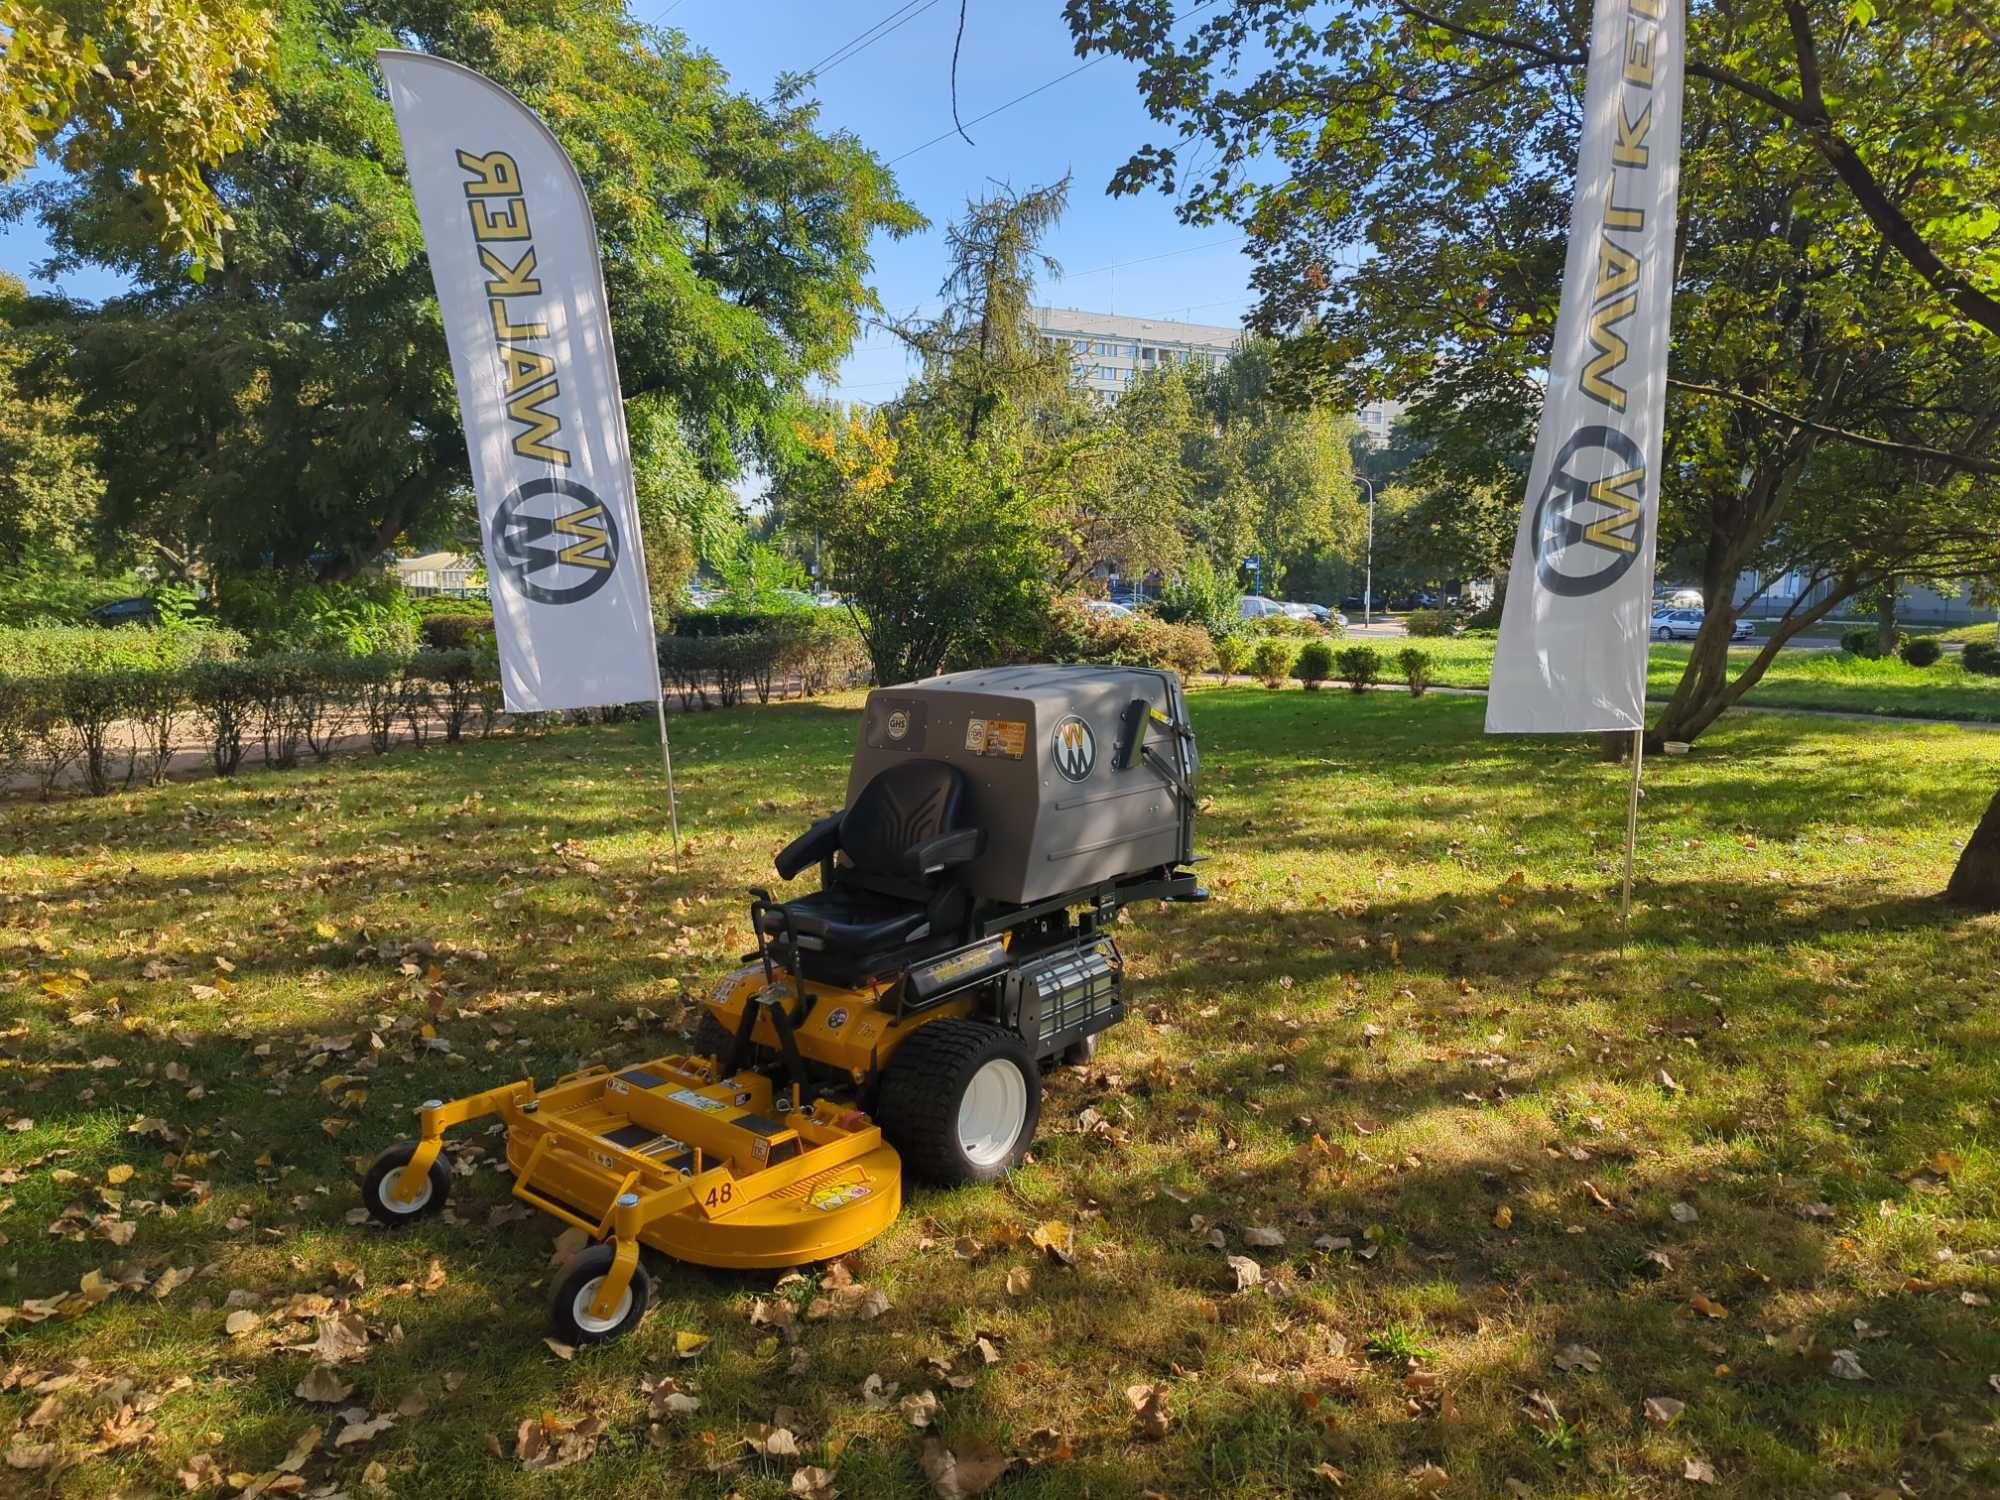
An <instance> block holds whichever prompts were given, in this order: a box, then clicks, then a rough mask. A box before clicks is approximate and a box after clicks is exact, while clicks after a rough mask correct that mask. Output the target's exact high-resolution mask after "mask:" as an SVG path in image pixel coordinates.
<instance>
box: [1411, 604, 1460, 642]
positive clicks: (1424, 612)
mask: <svg viewBox="0 0 2000 1500" xmlns="http://www.w3.org/2000/svg"><path fill="white" fill-rule="evenodd" d="M1403 629H1405V630H1407V631H1408V632H1409V633H1410V634H1411V635H1414V636H1441V635H1453V634H1456V633H1457V630H1458V616H1457V615H1455V614H1453V613H1452V612H1451V611H1449V610H1443V609H1413V610H1411V611H1410V612H1409V613H1408V614H1406V615H1404V616H1403Z"/></svg>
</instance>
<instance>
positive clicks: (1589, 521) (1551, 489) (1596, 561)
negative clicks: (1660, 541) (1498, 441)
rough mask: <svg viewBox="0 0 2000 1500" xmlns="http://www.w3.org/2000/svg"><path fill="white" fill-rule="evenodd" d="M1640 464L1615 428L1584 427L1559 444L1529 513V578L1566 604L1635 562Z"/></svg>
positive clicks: (1642, 517) (1641, 516) (1640, 530)
mask: <svg viewBox="0 0 2000 1500" xmlns="http://www.w3.org/2000/svg"><path fill="white" fill-rule="evenodd" d="M1645 494H1646V459H1645V455H1644V454H1642V453H1640V451H1639V445H1638V444H1637V443H1635V442H1633V441H1632V439H1630V438H1629V437H1627V436H1626V435H1625V434H1624V433H1622V432H1620V431H1619V430H1618V429H1617V428H1615V427H1584V428H1580V429H1578V431H1577V432H1576V433H1575V435H1574V436H1572V437H1571V438H1570V440H1569V441H1568V442H1566V443H1564V444H1563V446H1562V451H1561V452H1560V453H1558V454H1557V455H1556V462H1555V471H1554V472H1553V473H1552V474H1550V475H1549V484H1548V488H1547V489H1546V490H1544V491H1543V492H1542V500H1541V504H1540V505H1538V506H1537V507H1536V508H1535V576H1536V577H1538V578H1539V579H1541V581H1542V587H1543V588H1545V589H1547V590H1548V591H1549V592H1550V593H1552V594H1564V595H1568V596H1570V597H1572V598H1574V597H1576V596H1579V595H1582V594H1594V593H1596V592H1597V591H1598V590H1599V589H1602V588H1609V587H1610V586H1611V585H1612V584H1614V583H1616V582H1617V581H1618V580H1619V579H1620V578H1622V577H1624V576H1625V570H1626V569H1627V568H1629V567H1631V566H1632V564H1633V563H1634V562H1636V561H1637V560H1638V557H1639V543H1640V541H1641V539H1642V538H1643V536H1644V531H1645V525H1646V513H1645V510H1644V504H1643V502H1644V499H1645Z"/></svg>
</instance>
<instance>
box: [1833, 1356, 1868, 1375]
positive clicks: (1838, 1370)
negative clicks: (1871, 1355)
mask: <svg viewBox="0 0 2000 1500" xmlns="http://www.w3.org/2000/svg"><path fill="white" fill-rule="evenodd" d="M1827 1372H1828V1373H1829V1374H1830V1375H1832V1376H1833V1378H1834V1379H1836V1380H1866V1379H1868V1378H1869V1377H1868V1372H1867V1371H1866V1370H1864V1369H1862V1368H1861V1356H1860V1355H1858V1354H1856V1353H1855V1352H1854V1351H1853V1350H1852V1349H1836V1350H1834V1351H1833V1360H1832V1363H1831V1364H1829V1365H1828V1367H1827Z"/></svg>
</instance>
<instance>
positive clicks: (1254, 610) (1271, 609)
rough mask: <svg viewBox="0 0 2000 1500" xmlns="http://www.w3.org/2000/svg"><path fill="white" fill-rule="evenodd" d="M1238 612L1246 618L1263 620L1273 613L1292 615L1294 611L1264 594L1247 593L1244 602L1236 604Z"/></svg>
mask: <svg viewBox="0 0 2000 1500" xmlns="http://www.w3.org/2000/svg"><path fill="white" fill-rule="evenodd" d="M1236 613H1237V615H1238V616H1239V617H1240V618H1242V619H1245V620H1263V619H1268V618H1269V617H1270V616H1272V615H1291V613H1292V612H1291V610H1289V609H1287V608H1286V607H1285V606H1284V605H1283V604H1280V603H1279V602H1278V601H1277V600H1276V599H1266V598H1265V597H1264V596H1263V595H1262V594H1245V595H1244V596H1243V602H1242V603H1240V604H1238V605H1237V606H1236ZM1294 618H1296V617H1294Z"/></svg>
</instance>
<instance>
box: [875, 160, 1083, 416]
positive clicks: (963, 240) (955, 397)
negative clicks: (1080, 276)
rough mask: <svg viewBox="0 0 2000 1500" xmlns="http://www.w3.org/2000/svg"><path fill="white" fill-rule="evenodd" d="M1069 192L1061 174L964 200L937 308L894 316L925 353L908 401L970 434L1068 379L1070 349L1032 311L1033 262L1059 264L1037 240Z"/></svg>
mask: <svg viewBox="0 0 2000 1500" xmlns="http://www.w3.org/2000/svg"><path fill="white" fill-rule="evenodd" d="M1068 202H1069V178H1067V177H1065V178H1063V179H1062V181H1060V182H1057V183H1052V184H1050V185H1049V186H1047V187H1036V188H1029V189H1027V190H1026V191H1024V192H1016V191H1015V190H1014V189H1013V188H1011V187H1006V186H1003V187H1001V188H999V189H998V190H997V191H996V192H994V193H993V194H991V195H990V196H988V197H985V198H975V199H970V200H968V201H967V203H966V205H965V214H964V216H963V217H961V218H959V219H957V220H955V221H954V222H953V223H952V224H951V226H950V228H949V229H948V230H947V231H946V235H945V248H946V253H947V254H948V256H949V258H950V266H951V269H950V271H949V272H948V273H947V275H946V276H945V279H944V284H943V285H942V286H940V287H939V288H938V295H939V297H940V298H941V299H942V300H943V303H944V308H943V311H941V312H940V313H939V314H938V315H937V316H936V317H935V318H927V319H915V318H907V319H903V320H900V321H898V322H896V323H894V324H892V325H891V326H892V328H893V330H894V331H895V332H896V334H897V335H898V336H899V337H901V338H902V339H903V340H904V341H905V342H907V343H908V344H909V345H910V347H911V348H913V349H914V350H916V351H917V353H919V354H920V355H922V356H923V360H924V378H923V379H922V381H921V382H919V383H918V385H917V386H916V387H915V389H914V390H913V391H912V392H911V393H910V394H909V395H908V397H906V402H907V403H908V404H911V405H920V406H922V407H924V408H925V409H926V410H928V411H932V412H938V411H942V412H944V413H945V414H946V415H947V417H948V420H950V421H951V422H952V423H953V425H955V426H956V427H957V428H958V429H959V431H960V433H961V434H962V435H963V436H964V438H965V440H966V441H967V442H968V443H970V442H976V441H977V440H978V438H979V436H980V433H981V432H982V431H983V430H984V429H985V428H986V427H987V426H988V425H989V424H992V423H994V422H999V423H1001V424H1003V425H1004V424H1006V423H1009V422H1017V421H1021V420H1025V419H1026V418H1027V416H1028V415H1029V414H1030V413H1032V412H1033V411H1034V410H1035V409H1036V408H1037V407H1039V406H1041V405H1043V404H1045V403H1047V402H1049V401H1051V400H1052V399H1054V398H1056V397H1057V396H1059V395H1060V394H1061V393H1062V391H1063V388H1064V387H1065V386H1066V385H1067V384H1068V382H1069V356H1068V355H1067V354H1066V353H1064V352H1063V351H1062V350H1061V349H1059V348H1057V347H1056V346H1054V345H1052V344H1050V343H1048V342H1046V341H1044V340H1043V339H1041V338H1040V337H1039V336H1038V335H1037V334H1036V333H1035V331H1034V329H1033V327H1032V326H1031V325H1030V323H1029V320H1028V311H1029V305H1030V303H1031V302H1032V300H1033V297H1034V289H1035V272H1036V269H1037V267H1039V268H1041V269H1042V270H1046V271H1052V272H1053V271H1058V270H1060V269H1061V268H1060V267H1059V266H1058V265H1057V264H1056V262H1055V261H1054V260H1052V259H1051V258H1050V257H1049V256H1047V255H1045V254H1043V253H1042V251H1041V249H1040V248H1039V247H1040V245H1041V241H1042V237H1043V236H1044V235H1046V234H1047V233H1048V232H1049V230H1051V229H1052V228H1054V227H1055V225H1056V222H1057V221H1058V220H1059V219H1061V218H1062V213H1063V209H1064V207H1065V206H1066V205H1067V204H1068Z"/></svg>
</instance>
